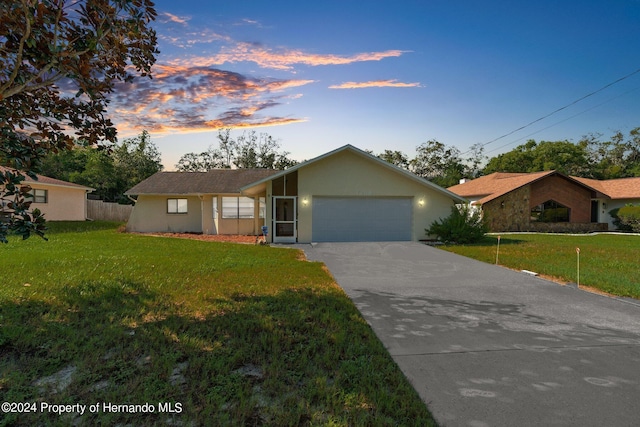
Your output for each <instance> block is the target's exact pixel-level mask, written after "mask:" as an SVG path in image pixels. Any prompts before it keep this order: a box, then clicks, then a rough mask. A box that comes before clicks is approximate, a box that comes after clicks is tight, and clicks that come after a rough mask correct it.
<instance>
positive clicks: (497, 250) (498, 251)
mask: <svg viewBox="0 0 640 427" xmlns="http://www.w3.org/2000/svg"><path fill="white" fill-rule="evenodd" d="M499 253H500V236H498V247H497V248H496V265H498V254H499Z"/></svg>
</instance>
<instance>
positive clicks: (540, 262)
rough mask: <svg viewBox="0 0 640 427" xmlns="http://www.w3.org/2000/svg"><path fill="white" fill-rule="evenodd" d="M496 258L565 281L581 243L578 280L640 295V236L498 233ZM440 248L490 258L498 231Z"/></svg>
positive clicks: (570, 278) (573, 271) (573, 275)
mask: <svg viewBox="0 0 640 427" xmlns="http://www.w3.org/2000/svg"><path fill="white" fill-rule="evenodd" d="M500 237H501V238H500V250H499V254H498V263H499V264H501V265H504V266H506V267H509V268H514V269H517V270H529V271H535V272H537V273H540V274H544V275H547V276H552V277H554V278H557V279H559V280H561V281H564V282H574V283H575V282H576V281H577V279H578V278H577V270H578V265H577V264H578V254H577V251H576V248H580V285H586V286H590V287H593V288H597V289H600V290H602V291H605V292H608V293H611V294H614V295H619V296H626V297H633V298H640V278H639V275H638V273H639V270H638V266H639V265H640V255H639V254H640V236H634V235H626V236H625V235H617V234H615V235H614V234H598V235H581V236H575V235H563V234H508V233H504V234H502V235H501V236H500ZM441 247H442V248H443V249H445V250H447V251H450V252H455V253H457V254H460V255H464V256H467V257H470V258H475V259H477V260H480V261H484V262H488V263H492V264H493V263H495V262H496V249H497V236H485V238H484V239H483V240H482V242H480V243H478V244H474V245H447V246H441Z"/></svg>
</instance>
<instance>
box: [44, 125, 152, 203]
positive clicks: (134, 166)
mask: <svg viewBox="0 0 640 427" xmlns="http://www.w3.org/2000/svg"><path fill="white" fill-rule="evenodd" d="M41 169H42V174H43V175H46V176H50V177H52V178H57V179H62V180H64V181H69V182H73V183H76V184H81V185H86V186H88V187H91V188H95V192H94V194H95V195H96V196H97V197H99V198H100V199H102V200H105V201H109V202H120V203H131V201H130V200H129V199H128V198H127V197H125V196H124V192H125V191H127V190H128V189H129V188H131V187H133V186H134V185H136V184H137V183H139V182H140V181H142V180H144V179H146V178H148V177H150V176H151V175H153V174H154V173H156V172H160V171H161V170H162V169H163V166H162V163H161V160H160V152H159V151H158V148H157V147H156V146H155V145H154V144H153V143H152V142H151V139H150V136H149V134H148V133H147V131H142V133H141V134H140V135H138V136H136V137H134V138H127V139H125V140H123V141H122V143H121V144H118V143H116V144H115V145H114V146H113V147H111V149H110V150H100V149H97V148H95V147H90V146H87V145H84V144H76V145H75V146H74V148H73V149H72V150H67V151H62V152H59V153H50V154H49V155H48V156H46V157H45V158H44V159H43V162H42V168H41Z"/></svg>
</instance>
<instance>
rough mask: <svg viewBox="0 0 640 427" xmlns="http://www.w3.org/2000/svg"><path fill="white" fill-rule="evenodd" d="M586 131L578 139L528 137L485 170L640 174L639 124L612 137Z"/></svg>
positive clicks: (609, 175)
mask: <svg viewBox="0 0 640 427" xmlns="http://www.w3.org/2000/svg"><path fill="white" fill-rule="evenodd" d="M601 138H602V136H601V135H587V136H585V137H583V138H582V139H580V141H578V142H577V143H572V142H569V141H541V142H536V141H534V140H529V141H527V142H526V143H525V144H522V145H519V146H518V147H516V148H514V149H513V150H511V151H509V152H506V153H503V154H499V155H498V156H496V157H493V158H491V159H490V160H489V162H488V163H487V165H486V166H485V168H484V170H483V173H484V174H490V173H493V172H539V171H545V170H557V171H559V172H562V173H564V174H567V175H574V176H581V177H585V178H596V179H614V178H626V177H633V176H640V128H635V129H632V130H631V131H630V132H629V134H628V135H627V136H625V135H624V134H623V133H622V132H619V131H618V132H615V133H614V134H613V135H612V136H611V137H610V138H609V139H605V140H602V139H601Z"/></svg>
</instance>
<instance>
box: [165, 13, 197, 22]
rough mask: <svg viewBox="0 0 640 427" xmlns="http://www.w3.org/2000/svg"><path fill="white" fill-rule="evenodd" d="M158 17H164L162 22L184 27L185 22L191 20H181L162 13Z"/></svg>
mask: <svg viewBox="0 0 640 427" xmlns="http://www.w3.org/2000/svg"><path fill="white" fill-rule="evenodd" d="M160 16H161V17H164V19H163V22H175V23H176V24H183V25H186V24H187V22H188V21H189V20H190V19H191V18H181V17H179V16H176V15H173V14H171V13H169V12H163V13H161V14H160Z"/></svg>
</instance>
